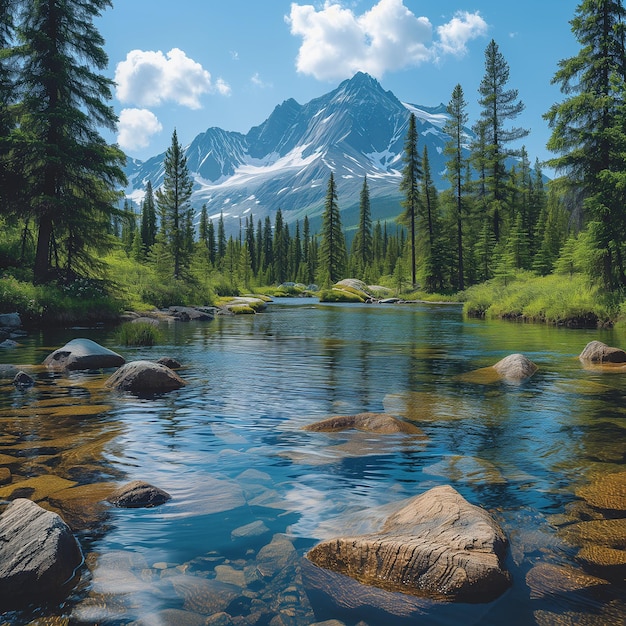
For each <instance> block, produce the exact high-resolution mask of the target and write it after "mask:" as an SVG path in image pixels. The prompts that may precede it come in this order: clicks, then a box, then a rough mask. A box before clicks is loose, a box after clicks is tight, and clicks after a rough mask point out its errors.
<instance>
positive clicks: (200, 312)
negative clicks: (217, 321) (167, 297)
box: [168, 306, 215, 322]
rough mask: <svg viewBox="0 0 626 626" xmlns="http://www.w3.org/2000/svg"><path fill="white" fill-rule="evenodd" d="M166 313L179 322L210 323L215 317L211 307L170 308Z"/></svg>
mask: <svg viewBox="0 0 626 626" xmlns="http://www.w3.org/2000/svg"><path fill="white" fill-rule="evenodd" d="M168 313H169V314H170V315H172V316H173V317H174V319H177V320H178V321H181V322H210V321H211V320H212V319H213V318H214V317H215V311H214V309H213V308H212V307H191V306H171V307H170V308H169V309H168Z"/></svg>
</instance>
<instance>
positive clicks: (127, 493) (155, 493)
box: [107, 480, 172, 508]
mask: <svg viewBox="0 0 626 626" xmlns="http://www.w3.org/2000/svg"><path fill="white" fill-rule="evenodd" d="M171 498H172V496H170V494H169V493H167V492H165V491H163V489H159V488H158V487H155V486H154V485H151V484H149V483H147V482H144V481H143V480H133V481H131V482H129V483H127V484H126V485H123V486H122V487H120V488H119V489H116V490H115V491H114V492H113V493H111V494H110V495H109V496H108V497H107V500H108V501H109V502H110V503H111V504H114V505H115V506H119V507H122V508H143V507H152V506H158V505H159V504H164V503H165V502H167V501H168V500H170V499H171Z"/></svg>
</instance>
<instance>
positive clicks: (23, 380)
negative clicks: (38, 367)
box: [13, 370, 35, 389]
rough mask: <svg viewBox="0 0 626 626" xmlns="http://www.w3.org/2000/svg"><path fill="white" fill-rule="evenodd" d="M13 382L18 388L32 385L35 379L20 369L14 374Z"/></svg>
mask: <svg viewBox="0 0 626 626" xmlns="http://www.w3.org/2000/svg"><path fill="white" fill-rule="evenodd" d="M13 384H14V385H15V386H16V387H18V388H20V389H25V388H26V387H32V386H33V385H34V384H35V379H34V378H33V377H32V376H29V375H28V374H27V373H26V372H22V371H21V370H20V371H19V372H18V373H17V374H15V378H14V379H13Z"/></svg>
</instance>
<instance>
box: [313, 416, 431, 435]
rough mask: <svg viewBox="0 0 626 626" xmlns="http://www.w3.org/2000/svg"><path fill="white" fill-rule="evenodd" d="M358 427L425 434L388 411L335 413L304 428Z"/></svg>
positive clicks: (340, 429)
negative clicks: (387, 412)
mask: <svg viewBox="0 0 626 626" xmlns="http://www.w3.org/2000/svg"><path fill="white" fill-rule="evenodd" d="M349 429H356V430H362V431H365V432H369V433H381V434H391V433H407V434H413V435H423V434H424V433H423V432H422V431H421V430H420V429H419V428H418V427H417V426H415V424H410V423H409V422H403V421H401V420H399V419H397V418H395V417H393V416H392V415H387V414H386V413H358V414H357V415H335V416H333V417H329V418H328V419H325V420H322V421H321V422H315V423H314V424H309V425H308V426H305V427H304V430H311V431H314V432H326V433H333V432H338V431H342V430H349Z"/></svg>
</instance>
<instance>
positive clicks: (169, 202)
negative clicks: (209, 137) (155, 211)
mask: <svg viewBox="0 0 626 626" xmlns="http://www.w3.org/2000/svg"><path fill="white" fill-rule="evenodd" d="M163 167H164V169H165V175H164V178H163V187H162V188H161V189H159V190H158V191H157V192H156V202H157V206H158V207H159V211H160V213H161V216H162V220H163V221H164V229H163V230H164V232H165V233H166V235H167V238H168V245H169V246H170V252H171V253H172V258H173V259H174V278H181V276H182V271H183V269H184V268H185V264H186V263H187V262H188V260H189V257H188V245H187V244H188V237H186V236H185V235H186V227H187V225H188V220H189V214H190V212H191V205H190V203H189V200H190V198H191V190H192V186H193V183H192V180H191V176H190V175H189V169H188V167H187V159H186V157H185V154H184V151H183V147H182V146H181V145H180V143H179V141H178V135H177V134H176V130H174V132H173V133H172V143H171V145H170V147H169V148H168V149H167V151H166V152H165V161H164V162H163Z"/></svg>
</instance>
